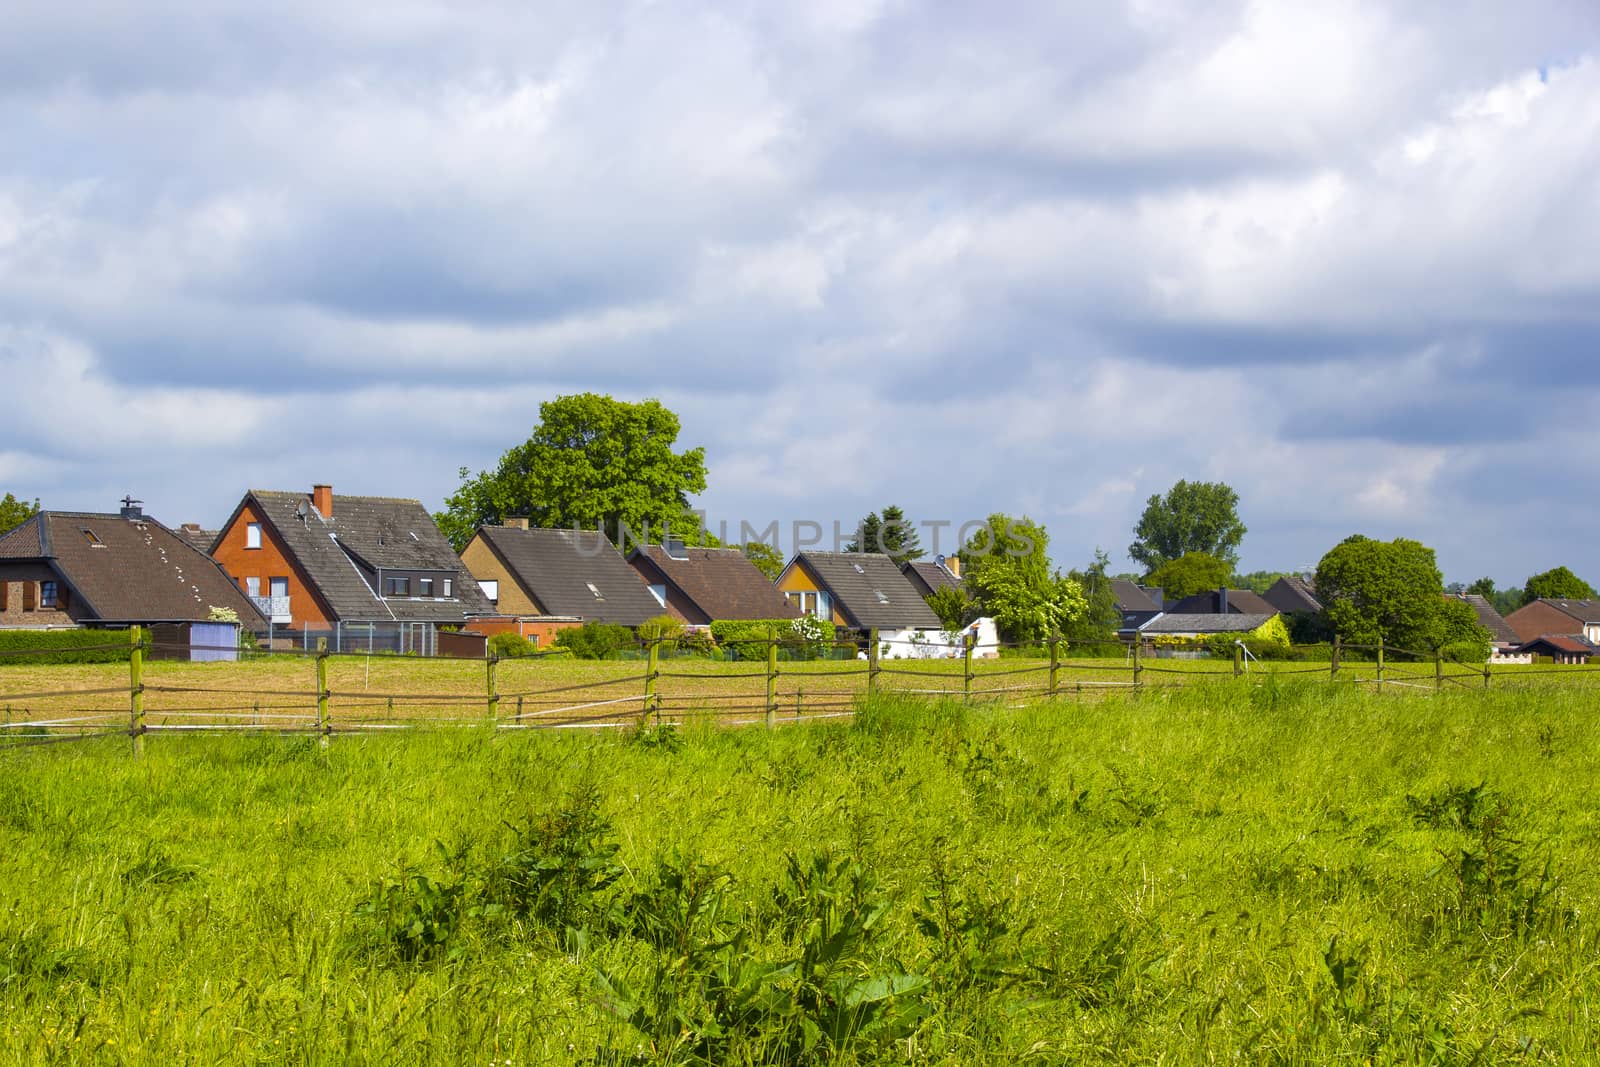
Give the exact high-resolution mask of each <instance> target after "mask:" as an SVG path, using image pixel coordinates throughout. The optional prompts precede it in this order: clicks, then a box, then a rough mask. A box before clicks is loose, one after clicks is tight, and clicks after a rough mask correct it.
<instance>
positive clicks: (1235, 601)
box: [1166, 589, 1278, 615]
mask: <svg viewBox="0 0 1600 1067" xmlns="http://www.w3.org/2000/svg"><path fill="white" fill-rule="evenodd" d="M1219 600H1220V598H1219V597H1218V596H1217V591H1216V590H1215V589H1212V590H1209V591H1208V592H1204V593H1196V594H1194V595H1193V596H1186V597H1184V598H1183V599H1182V600H1178V601H1174V602H1173V603H1171V604H1168V605H1167V607H1166V610H1167V611H1168V612H1169V613H1171V614H1173V615H1206V614H1213V615H1214V614H1216V613H1217V612H1218V611H1220V610H1221V607H1222V605H1221V604H1220V603H1219ZM1277 613H1278V609H1277V608H1275V607H1273V606H1272V605H1271V604H1269V603H1267V602H1266V601H1265V600H1263V599H1262V598H1261V597H1260V596H1259V595H1258V594H1256V593H1252V592H1251V591H1250V590H1248V589H1230V590H1228V614H1230V615H1276V614H1277Z"/></svg>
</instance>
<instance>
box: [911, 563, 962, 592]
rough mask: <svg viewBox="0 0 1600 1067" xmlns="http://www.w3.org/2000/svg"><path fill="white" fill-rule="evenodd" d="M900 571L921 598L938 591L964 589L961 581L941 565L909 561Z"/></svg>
mask: <svg viewBox="0 0 1600 1067" xmlns="http://www.w3.org/2000/svg"><path fill="white" fill-rule="evenodd" d="M900 569H901V571H903V572H904V573H905V576H906V577H907V578H909V579H911V584H912V585H914V586H916V587H917V592H919V593H921V594H922V595H923V596H931V595H933V593H934V592H935V591H936V590H939V589H961V588H964V586H963V585H962V582H961V579H960V578H957V577H956V576H955V575H954V574H951V573H950V571H949V570H948V569H947V568H946V567H945V566H944V564H942V563H937V562H924V561H922V560H909V561H908V562H906V563H905V564H904V565H902V566H901V568H900Z"/></svg>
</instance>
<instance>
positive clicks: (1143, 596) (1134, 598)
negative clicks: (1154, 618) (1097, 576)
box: [1111, 578, 1161, 614]
mask: <svg viewBox="0 0 1600 1067" xmlns="http://www.w3.org/2000/svg"><path fill="white" fill-rule="evenodd" d="M1111 595H1112V596H1114V597H1116V598H1117V610H1118V611H1120V612H1123V613H1124V614H1127V613H1129V612H1145V611H1160V610H1161V605H1159V604H1157V603H1156V602H1155V599H1154V598H1152V597H1151V596H1150V594H1149V592H1148V591H1146V590H1145V588H1144V587H1143V586H1141V585H1139V584H1138V583H1137V582H1130V581H1128V580H1127V579H1126V578H1113V579H1111Z"/></svg>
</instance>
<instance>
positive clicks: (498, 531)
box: [477, 526, 760, 626]
mask: <svg viewBox="0 0 1600 1067" xmlns="http://www.w3.org/2000/svg"><path fill="white" fill-rule="evenodd" d="M477 536H479V537H481V538H483V541H484V543H485V544H486V545H488V546H489V548H490V550H491V551H493V552H494V554H495V555H496V556H499V557H500V561H501V562H502V563H504V564H505V565H506V569H507V570H509V571H510V572H511V574H512V575H513V576H514V577H515V578H516V579H517V581H518V583H519V584H521V586H522V587H523V588H524V589H526V590H527V591H528V592H529V593H530V594H532V596H533V598H534V599H535V600H536V601H538V602H539V606H540V607H541V608H543V609H544V611H545V612H546V613H547V614H550V615H574V616H577V617H578V618H582V619H594V620H598V621H600V622H614V623H620V624H621V625H623V626H638V625H639V624H640V623H642V622H644V621H645V620H647V619H653V618H656V617H657V616H659V615H662V614H664V613H665V612H664V609H663V608H662V607H661V605H660V604H659V603H657V602H656V598H655V597H653V596H651V595H650V589H649V587H648V586H646V585H645V583H644V579H642V578H640V577H639V572H638V571H636V570H634V569H633V568H632V567H631V566H629V565H628V561H627V560H625V559H623V558H622V553H620V552H618V551H617V550H616V548H615V547H614V546H613V545H612V544H611V542H610V541H609V540H607V539H606V537H605V535H604V534H601V533H598V532H596V531H594V530H540V529H531V530H521V529H517V528H515V527H508V526H482V527H479V529H478V534H477ZM757 573H758V574H759V573H760V572H759V571H758V572H757ZM591 584H592V585H593V586H594V587H595V589H596V590H599V596H596V595H595V593H594V592H593V591H591V590H590V588H589V586H590V585H591Z"/></svg>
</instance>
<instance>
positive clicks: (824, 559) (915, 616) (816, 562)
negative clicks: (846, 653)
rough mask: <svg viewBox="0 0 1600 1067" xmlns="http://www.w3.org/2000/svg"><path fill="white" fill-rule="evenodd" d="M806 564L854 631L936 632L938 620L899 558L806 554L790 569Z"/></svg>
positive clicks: (855, 553) (872, 553)
mask: <svg viewBox="0 0 1600 1067" xmlns="http://www.w3.org/2000/svg"><path fill="white" fill-rule="evenodd" d="M797 564H803V565H804V566H805V567H806V568H807V569H808V570H809V571H810V572H811V573H812V575H813V576H815V577H816V579H817V581H818V582H820V583H821V584H822V585H823V586H824V587H825V588H826V589H827V591H828V592H829V594H831V595H832V597H833V603H834V607H836V608H837V609H838V610H839V613H840V614H841V615H843V616H844V617H845V619H846V621H847V622H848V624H849V626H850V627H851V628H852V629H858V630H869V629H872V628H874V627H876V628H877V629H880V630H912V629H916V630H937V629H939V627H940V626H941V625H942V624H941V623H940V622H939V616H937V615H935V614H934V613H933V609H932V608H930V607H928V604H927V601H925V600H923V599H922V597H921V596H920V595H918V593H917V588H916V586H914V585H912V584H911V580H910V579H908V578H907V577H906V576H905V575H904V574H901V573H900V568H899V567H897V566H895V562H894V560H892V559H890V558H889V557H888V556H885V555H883V554H881V553H878V552H802V553H800V554H799V555H798V556H796V557H795V558H794V559H792V560H790V561H789V566H790V567H793V566H796V565H797Z"/></svg>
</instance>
